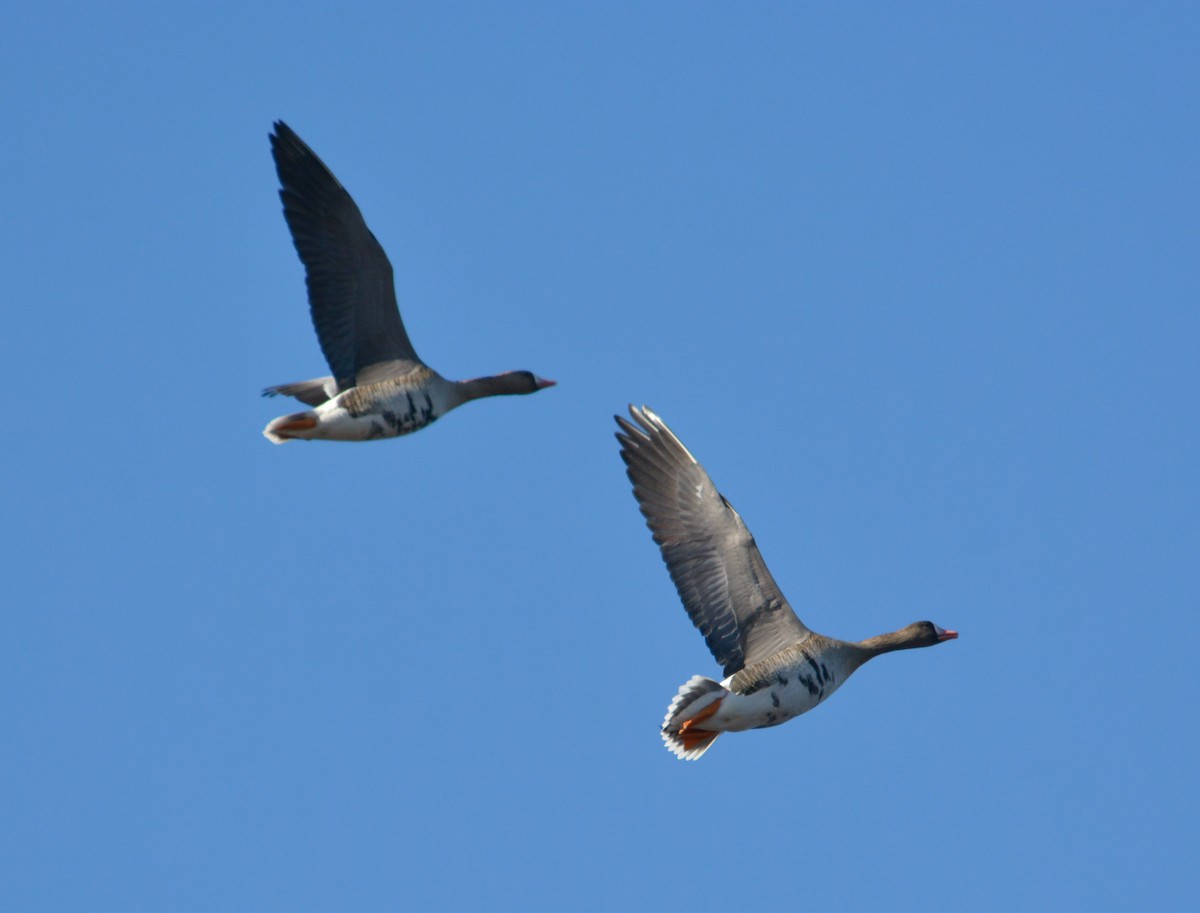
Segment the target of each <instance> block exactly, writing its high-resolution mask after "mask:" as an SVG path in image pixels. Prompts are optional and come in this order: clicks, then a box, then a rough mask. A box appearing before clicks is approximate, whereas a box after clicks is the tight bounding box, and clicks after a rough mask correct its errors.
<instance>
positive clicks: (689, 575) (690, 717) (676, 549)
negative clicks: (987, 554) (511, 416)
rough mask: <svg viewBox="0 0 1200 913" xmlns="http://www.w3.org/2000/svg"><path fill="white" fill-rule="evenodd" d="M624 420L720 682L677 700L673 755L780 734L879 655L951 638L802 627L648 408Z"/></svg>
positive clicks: (718, 499)
mask: <svg viewBox="0 0 1200 913" xmlns="http://www.w3.org/2000/svg"><path fill="white" fill-rule="evenodd" d="M629 412H630V414H631V415H632V416H633V418H634V421H636V422H637V425H636V426H635V425H633V424H632V423H630V422H629V421H627V420H625V419H623V418H621V417H620V416H615V418H616V420H617V424H618V425H619V426H620V428H621V430H620V432H618V433H617V440H618V441H620V442H621V458H622V459H623V460H624V461H625V465H626V467H628V474H629V479H630V481H631V482H633V494H634V497H636V498H637V501H638V504H639V506H640V507H641V509H642V514H643V515H644V516H645V518H646V524H647V525H648V526H649V527H650V531H651V532H652V533H653V534H654V541H655V542H657V543H658V545H659V548H660V549H661V550H662V556H663V561H665V562H666V564H667V570H668V571H670V573H671V579H672V580H674V581H675V588H676V589H677V590H678V591H679V598H680V599H681V600H683V606H684V608H685V609H687V613H688V615H689V616H691V619H692V623H693V624H694V625H695V626H696V627H697V628H699V630H700V633H701V634H703V635H704V640H705V642H706V643H707V644H708V649H709V650H711V651H712V655H713V656H714V657H715V658H716V660H717V662H718V663H720V664H721V665H722V666H724V672H725V676H726V678H725V680H724V681H723V682H716V681H714V680H713V679H711V678H705V677H704V676H702V675H696V676H693V677H692V678H691V679H689V680H688V681H687V682H685V683H684V684H683V686H682V687H681V688H680V689H679V692H678V694H676V695H675V699H674V700H673V701H672V702H671V706H670V707H669V708H668V710H667V716H666V719H664V720H663V727H662V737H663V741H664V742H666V745H667V748H669V749H670V750H671V751H673V752H674V753H675V755H676V756H677V757H679V758H684V759H686V760H689V761H694V760H696V759H697V758H699V757H700V756H701V755H702V754H704V752H706V751H707V750H708V748H709V746H710V745H712V743H713V742H714V741H715V740H716V738H717V736H719V735H720V734H721V733H722V732H738V731H741V730H745V729H761V728H764V727H767V726H778V725H779V724H780V723H785V722H787V721H788V720H790V719H792V718H793V717H797V716H799V715H800V714H802V713H805V712H806V711H808V710H811V709H812V708H813V707H815V706H817V704H819V703H821V702H822V701H823V700H825V699H826V698H827V697H829V695H831V694H833V692H834V691H836V690H837V689H838V687H839V686H840V685H841V684H842V683H843V682H844V681H845V680H846V679H847V678H849V677H850V675H851V673H853V672H854V670H855V669H857V668H858V667H859V666H861V665H862V664H863V663H865V662H866V661H867V660H869V659H872V658H873V657H876V656H878V655H879V654H881V653H889V652H891V651H892V650H906V649H909V648H910V647H931V646H933V645H934V644H938V643H942V642H943V641H946V640H952V639H954V638H956V637H958V633H957V632H955V631H947V630H946V629H945V628H939V627H938V626H937V625H935V624H934V623H933V622H931V621H918V622H916V623H915V624H911V625H908V626H907V627H904V628H901V629H900V630H899V631H895V632H893V633H891V634H881V635H879V636H878V637H871V638H868V639H867V640H864V641H860V642H858V643H852V642H848V641H844V640H835V639H834V638H832V637H825V636H824V635H821V634H818V633H816V632H815V631H810V630H809V629H808V628H807V627H806V626H805V624H804V622H802V621H801V620H800V619H799V618H797V617H796V613H795V612H793V611H792V608H791V606H789V605H788V602H787V600H786V599H784V598H783V594H782V593H781V592H780V591H779V587H777V586H776V585H775V581H774V580H773V579H772V578H771V572H770V571H769V570H767V566H766V564H765V563H764V562H763V559H762V555H760V554H759V552H758V546H757V545H755V543H754V537H753V536H752V535H750V530H748V529H747V528H746V524H745V523H743V522H742V518H741V517H740V516H738V513H737V511H736V510H734V509H733V505H732V504H730V503H729V502H728V501H726V500H725V498H724V497H722V495H721V493H720V492H719V491H717V489H716V486H714V485H713V482H712V479H710V478H709V477H708V473H706V472H705V471H704V467H703V466H701V465H700V464H699V463H698V462H697V461H696V458H695V457H693V456H692V455H691V454H690V453H688V450H687V448H686V447H684V446H683V444H682V443H680V441H679V438H677V437H675V435H674V434H673V433H672V432H671V429H670V428H668V427H667V426H666V424H665V423H664V422H663V420H662V419H661V418H659V417H658V416H657V415H655V414H654V413H653V412H651V411H650V410H649V409H647V408H646V407H645V406H643V407H642V408H641V409H635V408H634V407H633V406H630V407H629Z"/></svg>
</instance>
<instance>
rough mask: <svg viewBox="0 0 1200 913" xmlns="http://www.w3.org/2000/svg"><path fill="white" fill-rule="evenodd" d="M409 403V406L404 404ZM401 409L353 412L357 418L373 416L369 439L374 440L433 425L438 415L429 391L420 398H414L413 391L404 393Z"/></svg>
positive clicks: (368, 434)
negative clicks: (434, 412)
mask: <svg viewBox="0 0 1200 913" xmlns="http://www.w3.org/2000/svg"><path fill="white" fill-rule="evenodd" d="M405 403H406V404H407V408H403V406H404V405H405ZM393 404H397V403H395V401H394V400H393ZM397 405H400V406H401V408H400V409H381V410H379V412H378V413H376V415H378V418H375V417H373V416H372V413H371V412H370V411H365V412H362V413H358V414H355V413H354V412H351V413H350V414H351V415H353V416H354V417H355V418H360V417H365V416H372V418H371V426H370V428H369V429H368V430H367V438H368V440H374V439H375V438H381V437H399V436H400V435H402V434H412V433H413V432H414V431H420V430H421V429H422V428H424V427H425V426H426V425H432V424H433V423H434V422H435V421H436V420H437V416H436V415H434V414H433V400H432V399H430V397H429V394H428V393H422V394H420V395H419V399H418V400H414V399H413V395H412V394H411V393H406V394H405V395H404V401H403V402H401V403H398V404H397Z"/></svg>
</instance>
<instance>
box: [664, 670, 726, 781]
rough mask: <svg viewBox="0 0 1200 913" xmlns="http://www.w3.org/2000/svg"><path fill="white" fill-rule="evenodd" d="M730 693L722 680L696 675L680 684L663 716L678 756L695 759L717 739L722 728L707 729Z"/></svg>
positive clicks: (669, 743)
mask: <svg viewBox="0 0 1200 913" xmlns="http://www.w3.org/2000/svg"><path fill="white" fill-rule="evenodd" d="M728 694H729V692H728V691H727V690H725V688H723V687H722V686H721V684H720V683H719V682H715V681H713V680H712V679H711V678H705V677H704V676H703V675H693V676H692V677H691V678H689V679H688V680H687V681H686V682H684V683H683V685H682V686H681V687H680V689H679V692H678V693H677V694H676V695H675V699H674V700H673V701H671V706H670V707H668V708H667V715H666V717H665V718H664V719H663V726H662V738H663V742H665V743H666V746H667V748H668V749H669V750H670V751H672V752H674V753H675V757H677V758H679V759H680V760H684V761H695V760H696V759H697V758H699V757H700V756H701V755H702V754H704V752H706V751H708V749H709V746H710V745H712V743H713V742H715V741H716V740H717V736H719V735H720V734H721V733H720V731H719V730H718V731H714V730H711V729H705V728H704V721H705V720H707V719H708V718H709V717H711V716H712V715H713V714H714V713H716V712H717V708H719V707H720V706H721V702H722V701H724V700H725V697H726V695H728Z"/></svg>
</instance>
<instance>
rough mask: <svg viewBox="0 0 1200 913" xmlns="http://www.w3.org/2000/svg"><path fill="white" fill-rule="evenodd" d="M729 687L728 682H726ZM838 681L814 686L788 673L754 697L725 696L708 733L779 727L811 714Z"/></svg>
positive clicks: (709, 722) (708, 724)
mask: <svg viewBox="0 0 1200 913" xmlns="http://www.w3.org/2000/svg"><path fill="white" fill-rule="evenodd" d="M722 684H724V685H725V686H726V687H728V685H729V679H726V680H725V682H723V683H722ZM840 684H841V682H840V681H838V680H831V681H822V682H817V683H815V684H814V681H813V677H812V676H811V675H810V676H805V675H803V674H800V673H799V672H797V670H785V671H783V672H782V674H781V675H780V676H779V677H778V678H777V679H776V680H775V681H773V682H772V683H771V684H768V685H764V686H763V687H762V688H759V689H758V690H757V691H755V692H754V693H753V694H738V693H737V692H736V691H732V692H730V693H729V694H728V695H726V697H725V700H723V701H722V702H721V706H720V708H719V709H718V710H717V712H716V713H715V714H713V716H712V717H711V718H710V719H708V720H706V721H705V722H704V724H703V726H704V728H705V729H713V730H718V731H721V732H740V731H742V730H744V729H762V728H763V727H766V726H778V725H779V724H780V723H786V722H787V721H788V720H791V719H794V718H796V717H798V716H800V714H802V713H807V712H808V711H810V710H812V709H813V708H814V707H816V706H817V704H820V703H821V702H822V701H824V700H825V699H826V698H828V697H829V695H831V694H833V692H834V691H836V690H837V688H838V685H840Z"/></svg>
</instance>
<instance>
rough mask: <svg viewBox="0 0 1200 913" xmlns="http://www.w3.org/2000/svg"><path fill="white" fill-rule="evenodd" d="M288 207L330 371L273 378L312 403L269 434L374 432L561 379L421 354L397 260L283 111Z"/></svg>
mask: <svg viewBox="0 0 1200 913" xmlns="http://www.w3.org/2000/svg"><path fill="white" fill-rule="evenodd" d="M271 153H272V155H273V156H274V158H275V168H276V170H277V171H278V172H279V183H280V185H281V189H280V191H279V196H280V198H281V199H282V200H283V214H284V218H285V219H286V220H287V224H288V228H289V229H290V230H291V233H292V240H293V241H294V242H295V245H296V251H297V252H298V253H299V254H300V260H301V262H302V263H303V264H304V272H305V278H306V281H307V285H308V304H309V309H310V310H311V312H312V322H313V327H314V328H315V329H316V331H317V339H318V341H319V342H320V344H321V352H322V353H323V354H324V355H325V360H326V361H327V362H328V363H329V369H330V371H331V372H332V374H331V376H329V377H319V378H317V379H315V380H305V381H300V382H299V383H294V384H282V385H280V386H278V387H268V388H267V389H266V390H264V391H263V393H264V395H267V396H275V395H277V394H283V395H285V396H293V397H295V398H296V399H298V400H300V402H302V403H304V404H305V405H308V406H312V407H314V408H313V409H311V410H309V411H307V412H297V413H294V414H292V415H284V416H281V417H280V418H277V419H275V420H274V421H273V422H271V423H270V424H269V425H267V427H266V429H265V430H264V431H263V434H264V435H266V437H267V439H268V440H270V441H272V442H274V443H276V444H282V443H283V442H285V441H289V440H293V439H304V440H327V441H370V440H374V439H376V438H387V437H396V436H397V435H401V434H409V433H410V432H413V431H417V430H419V429H421V428H424V427H425V426H426V425H428V424H430V423H431V422H434V421H436V420H437V419H439V418H441V417H442V416H443V415H445V414H446V413H447V412H449V411H450V410H451V409H453V408H454V407H455V406H461V405H462V404H463V403H465V402H468V401H470V400H473V399H479V398H480V397H484V396H500V395H503V394H509V393H535V392H536V391H538V390H542V389H544V388H546V387H551V386H553V385H554V381H552V380H543V379H542V378H540V377H538V376H537V375H535V374H532V373H531V372H529V371H509V372H507V373H504V374H497V375H495V376H493V377H479V378H475V379H474V380H446V379H445V378H444V377H442V376H441V375H440V374H438V373H437V372H436V371H434V370H433V369H432V368H430V367H429V366H428V365H426V364H425V363H424V362H423V361H421V359H420V358H419V357H418V356H417V353H416V351H414V349H413V346H412V343H411V342H409V340H408V333H406V332H405V331H404V323H403V322H402V321H401V320H400V309H399V308H398V307H397V305H396V292H395V288H394V287H393V285H392V264H391V263H390V262H388V258H387V254H385V253H384V252H383V248H382V247H381V246H380V245H379V242H378V241H376V240H375V236H374V235H373V234H371V231H370V229H369V228H367V224H366V222H364V221H363V217H362V213H361V212H359V210H358V207H357V206H356V205H355V203H354V200H352V199H351V198H350V194H349V193H347V192H346V190H345V189H344V188H343V187H342V185H341V184H339V183H338V180H337V178H335V177H334V176H333V174H332V172H330V170H329V169H328V168H326V167H325V164H324V163H323V162H322V161H321V160H320V159H319V158H317V156H316V154H315V153H314V152H313V151H312V150H311V149H310V148H308V146H307V145H306V144H305V143H304V141H303V140H302V139H300V137H298V136H297V135H296V134H295V133H294V132H293V131H292V129H291V128H290V127H288V125H287V124H285V123H284V122H283V121H276V123H275V132H274V133H272V134H271Z"/></svg>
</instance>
